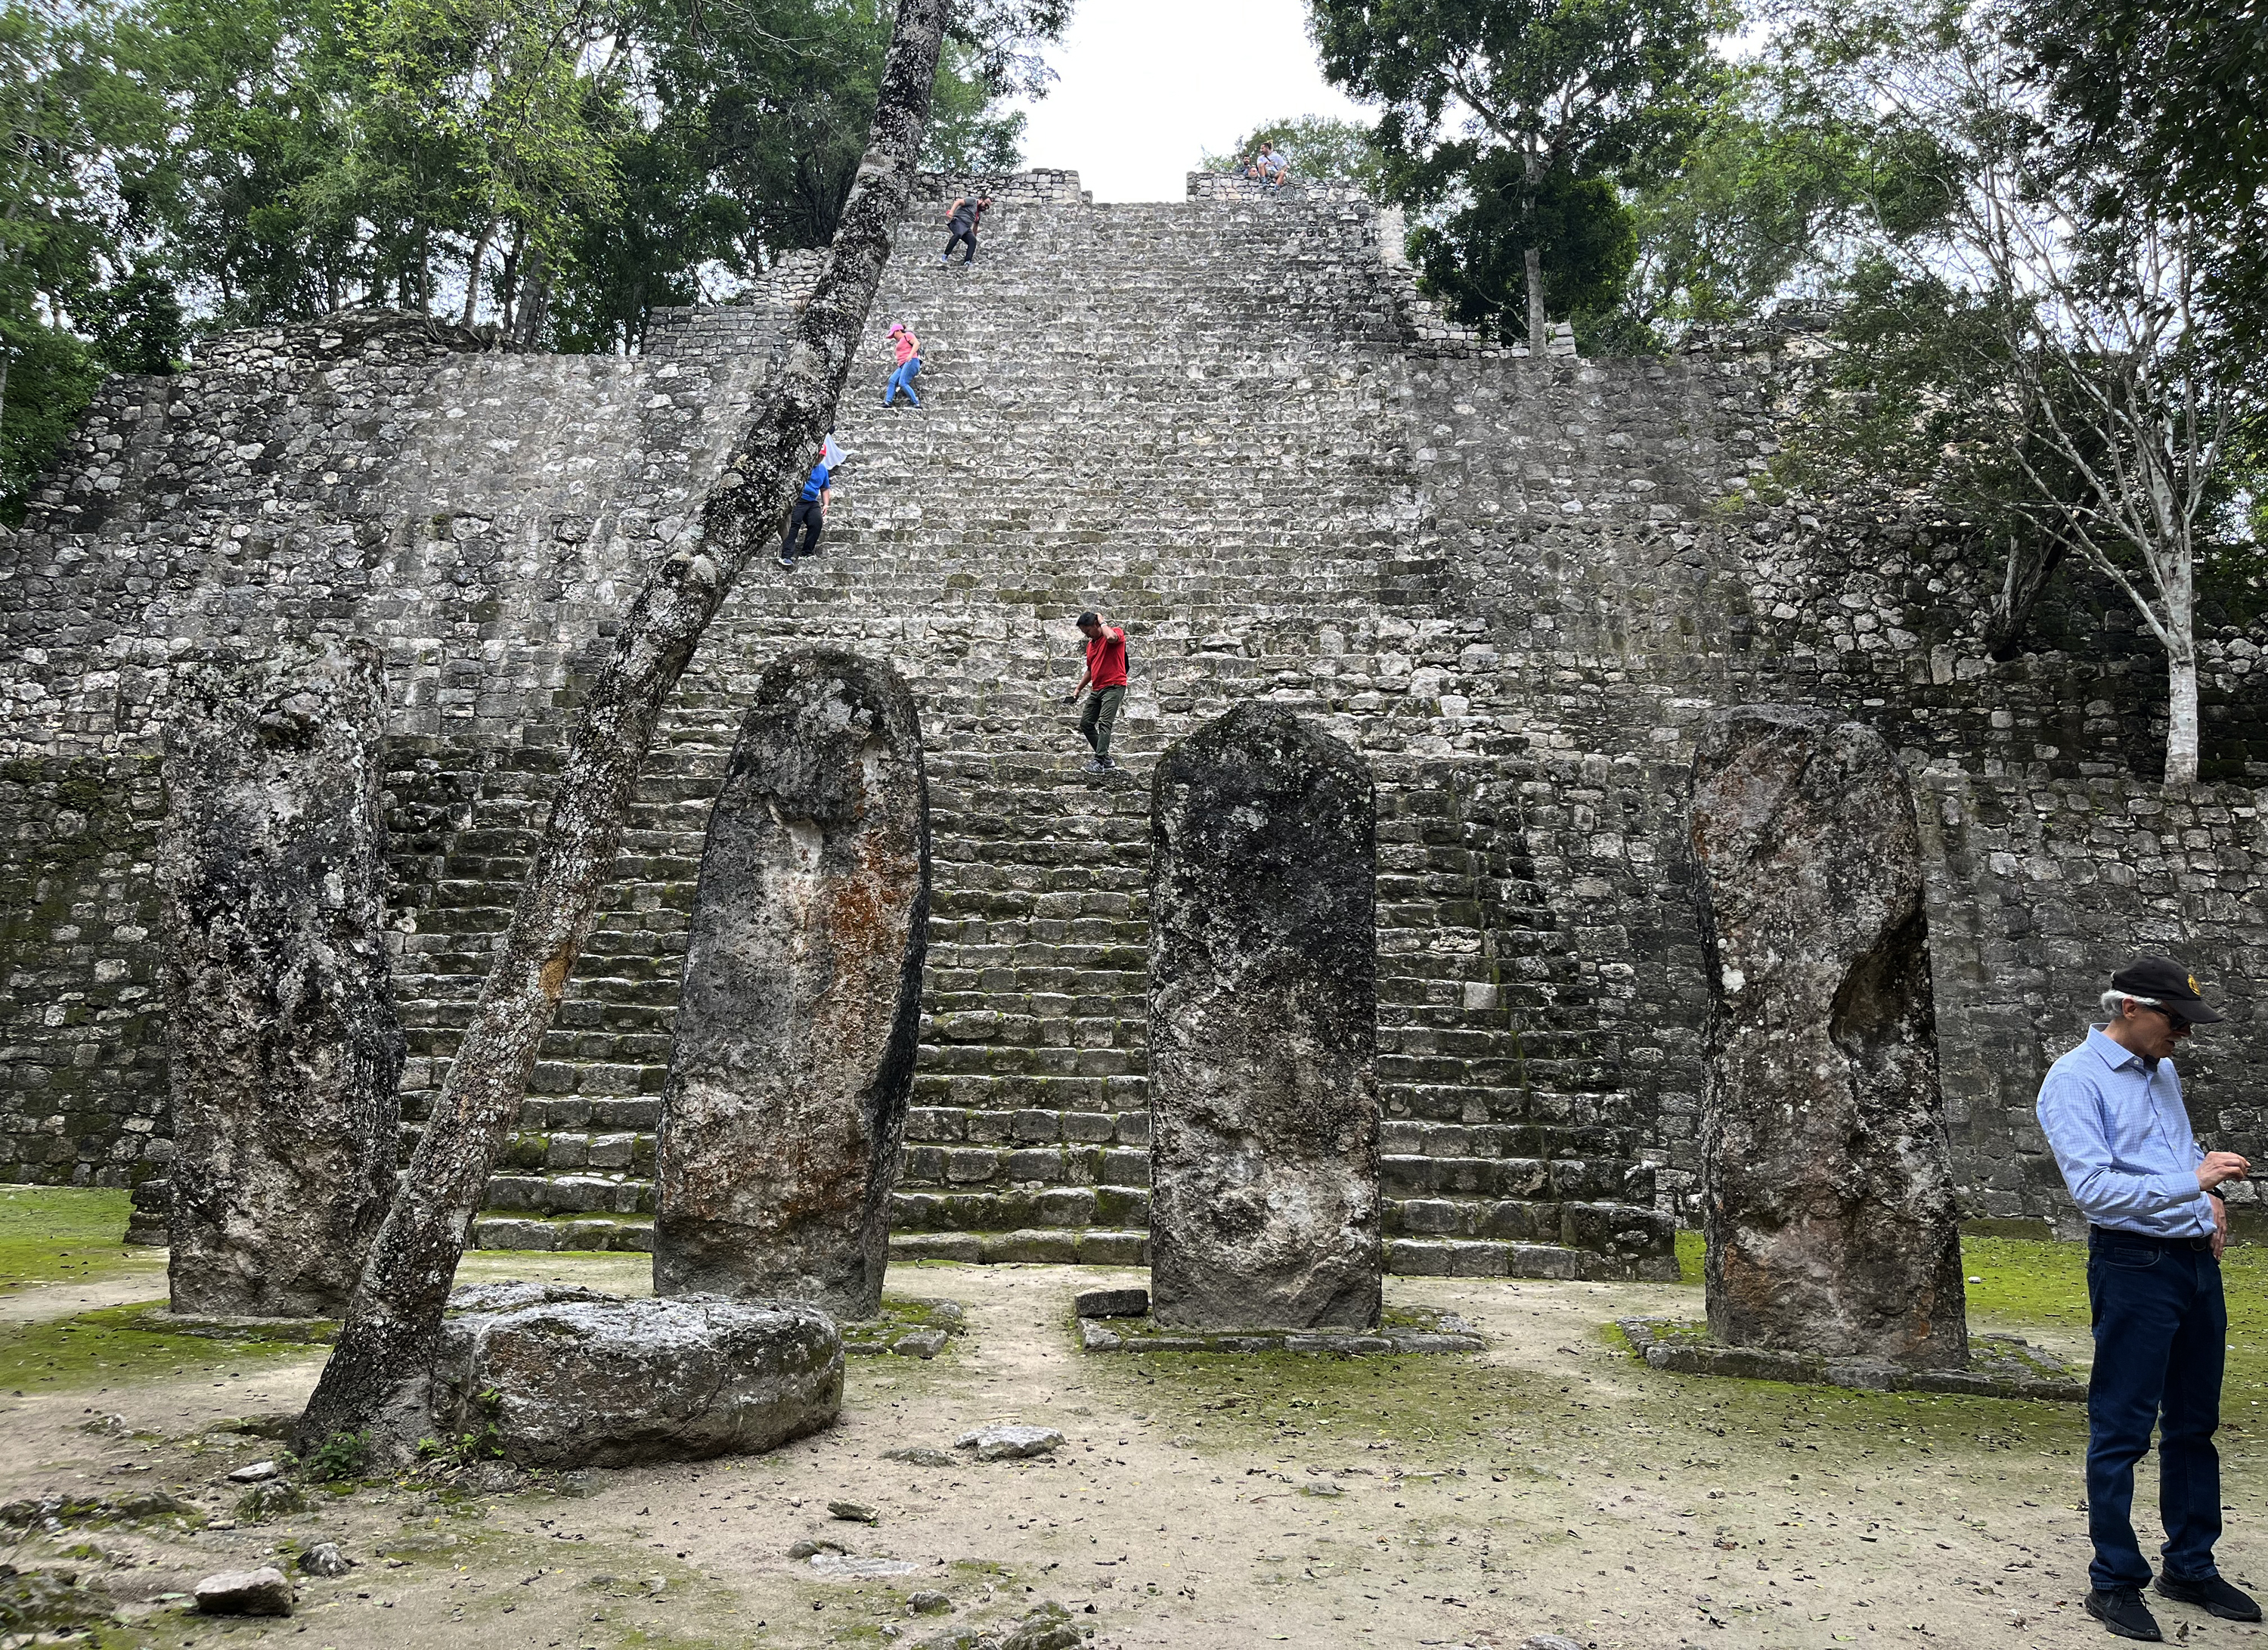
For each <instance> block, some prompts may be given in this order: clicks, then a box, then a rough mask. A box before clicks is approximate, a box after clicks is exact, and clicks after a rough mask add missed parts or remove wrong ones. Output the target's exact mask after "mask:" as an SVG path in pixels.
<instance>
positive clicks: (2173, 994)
mask: <svg viewBox="0 0 2268 1650" xmlns="http://www.w3.org/2000/svg"><path fill="white" fill-rule="evenodd" d="M2110 989H2111V990H2112V991H2124V992H2127V993H2128V994H2130V995H2132V996H2134V997H2147V998H2152V999H2154V1000H2155V1001H2157V1002H2160V1003H2163V1004H2164V1005H2166V1007H2167V1008H2169V1010H2171V1011H2172V1012H2173V1013H2176V1014H2179V1015H2180V1016H2181V1017H2182V1018H2183V1020H2187V1021H2189V1023H2190V1024H2191V1025H2193V1026H2210V1025H2213V1024H2214V1023H2216V1022H2217V1021H2219V1020H2223V1019H2226V1018H2227V1016H2226V1015H2224V1014H2222V1013H2220V1010H2218V1009H2216V1008H2213V1007H2212V1006H2210V1005H2208V1004H2207V1003H2206V1002H2205V998H2203V997H2201V996H2200V995H2198V983H2197V976H2196V975H2194V974H2191V972H2190V971H2189V970H2188V969H2185V968H2183V967H2182V965H2181V964H2180V963H2178V962H2176V961H2174V960H2173V959H2172V958H2170V957H2137V958H2135V959H2134V961H2132V962H2130V963H2128V964H2127V965H2126V966H2125V967H2124V968H2123V969H2119V970H2118V972H2117V973H2116V974H2114V975H2112V976H2110Z"/></svg>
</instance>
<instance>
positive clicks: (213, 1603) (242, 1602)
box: [195, 1564, 292, 1616]
mask: <svg viewBox="0 0 2268 1650" xmlns="http://www.w3.org/2000/svg"><path fill="white" fill-rule="evenodd" d="M195 1597H196V1601H197V1608H198V1609H200V1610H202V1611H203V1612H204V1613H205V1614H206V1615H208V1616H289V1615H290V1614H291V1603H292V1598H291V1577H290V1576H288V1575H285V1574H284V1572H282V1571H281V1570H279V1569H277V1568H276V1566H275V1565H272V1564H271V1565H264V1566H262V1567H261V1568H260V1569H257V1570H224V1571H222V1572H221V1573H219V1574H218V1575H209V1576H207V1577H206V1578H205V1579H204V1580H202V1581H200V1582H198V1583H197V1585H196V1588H195Z"/></svg>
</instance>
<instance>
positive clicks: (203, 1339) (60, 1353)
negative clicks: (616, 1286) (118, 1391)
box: [0, 1300, 314, 1397]
mask: <svg viewBox="0 0 2268 1650" xmlns="http://www.w3.org/2000/svg"><path fill="white" fill-rule="evenodd" d="M164 1304H165V1303H164V1302H163V1301H157V1300H145V1301H143V1302H141V1303H140V1304H138V1305H136V1306H129V1307H102V1308H101V1309H99V1310H98V1311H93V1312H82V1313H80V1314H79V1315H77V1316H76V1317H69V1318H54V1319H49V1320H48V1321H47V1322H41V1323H24V1324H10V1325H7V1326H5V1327H4V1328H0V1391H12V1392H13V1393H15V1394H16V1395H17V1396H19V1397H21V1396H36V1395H37V1394H40V1393H42V1392H64V1391H83V1390H85V1389H87V1388H89V1387H110V1386H115V1385H118V1384H120V1383H122V1382H124V1381H154V1380H162V1379H165V1378H166V1377H168V1376H173V1375H211V1376H214V1377H217V1379H218V1380H226V1379H227V1378H228V1376H229V1374H231V1373H232V1372H236V1371H240V1370H242V1369H243V1368H244V1367H245V1366H247V1365H257V1364H263V1363H274V1362H278V1361H281V1360H284V1359H292V1358H305V1357H306V1356H307V1355H308V1354H309V1353H310V1352H313V1350H314V1348H313V1347H311V1346H310V1345H309V1344H307V1343H306V1340H305V1339H304V1338H302V1336H303V1331H301V1330H298V1329H296V1328H295V1329H286V1330H280V1331H278V1332H277V1333H276V1334H274V1335H269V1334H268V1333H266V1332H264V1331H261V1330H250V1331H247V1332H246V1333H243V1334H240V1335H231V1336H228V1337H225V1338H222V1337H213V1336H210V1335H184V1334H181V1333H180V1332H179V1331H175V1330H155V1329H150V1328H147V1327H145V1324H146V1322H147V1319H146V1318H145V1316H144V1315H145V1314H147V1313H149V1312H151V1311H153V1310H156V1309H158V1307H162V1306H163V1305H164Z"/></svg>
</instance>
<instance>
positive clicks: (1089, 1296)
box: [1071, 1289, 1150, 1318]
mask: <svg viewBox="0 0 2268 1650" xmlns="http://www.w3.org/2000/svg"><path fill="white" fill-rule="evenodd" d="M1071 1310H1072V1311H1073V1312H1074V1313H1075V1314H1077V1315H1079V1316H1080V1317H1082V1318H1146V1317H1148V1316H1149V1315H1150V1292H1149V1291H1148V1290H1146V1289H1083V1290H1081V1291H1080V1292H1079V1296H1078V1298H1077V1299H1076V1300H1073V1301H1072V1302H1071Z"/></svg>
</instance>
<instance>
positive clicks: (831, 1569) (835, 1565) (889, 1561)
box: [811, 1552, 921, 1581]
mask: <svg viewBox="0 0 2268 1650" xmlns="http://www.w3.org/2000/svg"><path fill="white" fill-rule="evenodd" d="M811 1567H812V1568H813V1569H814V1570H816V1571H817V1572H819V1573H820V1574H821V1575H828V1576H848V1577H850V1578H851V1580H858V1581H867V1580H873V1579H874V1578H876V1577H878V1576H890V1575H911V1574H912V1573H914V1572H915V1571H917V1570H918V1569H920V1568H921V1566H920V1565H917V1564H912V1563H909V1562H908V1561H907V1560H905V1559H903V1558H860V1557H858V1556H855V1555H853V1554H851V1553H844V1552H822V1553H820V1554H818V1555H816V1556H815V1557H814V1558H813V1559H812V1560H811Z"/></svg>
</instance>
